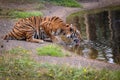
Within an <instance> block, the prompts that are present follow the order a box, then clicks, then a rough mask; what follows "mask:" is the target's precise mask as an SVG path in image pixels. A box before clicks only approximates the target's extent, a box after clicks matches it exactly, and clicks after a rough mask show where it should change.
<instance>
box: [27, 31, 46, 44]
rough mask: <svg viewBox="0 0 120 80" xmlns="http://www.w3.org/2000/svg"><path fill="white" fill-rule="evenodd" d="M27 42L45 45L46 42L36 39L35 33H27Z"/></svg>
mask: <svg viewBox="0 0 120 80" xmlns="http://www.w3.org/2000/svg"><path fill="white" fill-rule="evenodd" d="M26 41H28V42H35V43H43V42H44V41H43V40H41V39H35V38H34V32H27V33H26Z"/></svg>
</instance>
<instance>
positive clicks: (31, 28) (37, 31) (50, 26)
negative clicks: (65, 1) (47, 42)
mask: <svg viewBox="0 0 120 80" xmlns="http://www.w3.org/2000/svg"><path fill="white" fill-rule="evenodd" d="M46 23H47V25H45V24H46ZM42 31H43V32H45V33H46V34H47V36H48V37H50V38H51V40H52V41H53V42H55V41H57V39H56V38H55V37H54V36H55V34H54V33H56V32H59V31H60V33H63V34H64V35H66V37H70V36H71V27H70V25H68V24H66V23H64V22H63V20H62V19H60V18H59V17H56V16H54V17H41V16H33V17H29V18H24V19H20V20H19V21H18V22H17V23H16V24H15V25H14V28H13V29H12V31H11V32H9V33H8V34H7V35H5V36H4V40H11V39H15V40H26V41H28V42H37V43H42V42H44V41H43V39H42V38H43V37H42V35H41V33H42Z"/></svg>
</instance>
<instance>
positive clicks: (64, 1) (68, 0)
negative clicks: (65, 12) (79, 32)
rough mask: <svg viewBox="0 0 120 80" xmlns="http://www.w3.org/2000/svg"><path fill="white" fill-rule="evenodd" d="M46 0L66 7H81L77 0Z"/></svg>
mask: <svg viewBox="0 0 120 80" xmlns="http://www.w3.org/2000/svg"><path fill="white" fill-rule="evenodd" d="M45 2H49V3H52V4H55V5H59V6H66V7H81V5H80V4H79V3H78V2H77V1H76V0H45Z"/></svg>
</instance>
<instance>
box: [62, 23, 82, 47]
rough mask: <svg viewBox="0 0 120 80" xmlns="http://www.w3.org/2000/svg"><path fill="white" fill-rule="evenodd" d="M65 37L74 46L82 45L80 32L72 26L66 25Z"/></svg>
mask: <svg viewBox="0 0 120 80" xmlns="http://www.w3.org/2000/svg"><path fill="white" fill-rule="evenodd" d="M63 35H65V36H66V38H68V39H70V40H71V44H72V45H80V42H81V41H82V37H81V34H80V31H79V30H78V29H77V28H76V27H75V26H73V25H72V24H66V29H65V30H64V31H63Z"/></svg>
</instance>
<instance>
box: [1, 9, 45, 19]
mask: <svg viewBox="0 0 120 80" xmlns="http://www.w3.org/2000/svg"><path fill="white" fill-rule="evenodd" d="M42 15H43V14H42V13H41V12H39V11H32V12H26V11H23V10H15V9H1V10H0V17H3V18H6V17H7V18H26V17H31V16H42Z"/></svg>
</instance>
